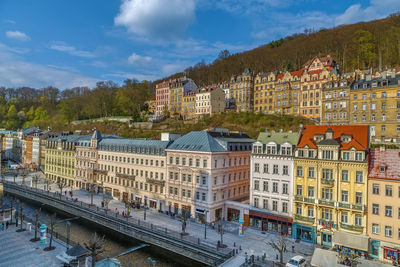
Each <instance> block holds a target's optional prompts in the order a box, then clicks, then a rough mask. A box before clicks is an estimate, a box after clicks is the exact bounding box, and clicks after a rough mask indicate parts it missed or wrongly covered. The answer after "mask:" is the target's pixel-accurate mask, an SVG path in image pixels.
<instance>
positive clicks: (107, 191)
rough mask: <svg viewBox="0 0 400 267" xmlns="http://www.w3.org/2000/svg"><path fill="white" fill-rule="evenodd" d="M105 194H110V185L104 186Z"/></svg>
mask: <svg viewBox="0 0 400 267" xmlns="http://www.w3.org/2000/svg"><path fill="white" fill-rule="evenodd" d="M104 189H105V190H106V194H109V195H110V196H111V195H112V188H111V187H105V188H104Z"/></svg>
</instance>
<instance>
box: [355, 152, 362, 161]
mask: <svg viewBox="0 0 400 267" xmlns="http://www.w3.org/2000/svg"><path fill="white" fill-rule="evenodd" d="M362 160H363V153H362V152H356V161H362Z"/></svg>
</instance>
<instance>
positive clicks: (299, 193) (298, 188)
mask: <svg viewBox="0 0 400 267" xmlns="http://www.w3.org/2000/svg"><path fill="white" fill-rule="evenodd" d="M296 189H297V190H296V194H297V195H298V196H302V195H303V186H302V185H297V187H296Z"/></svg>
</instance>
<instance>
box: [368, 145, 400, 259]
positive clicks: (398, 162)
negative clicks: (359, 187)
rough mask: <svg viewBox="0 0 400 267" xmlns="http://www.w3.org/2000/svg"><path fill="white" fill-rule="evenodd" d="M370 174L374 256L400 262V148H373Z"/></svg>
mask: <svg viewBox="0 0 400 267" xmlns="http://www.w3.org/2000/svg"><path fill="white" fill-rule="evenodd" d="M369 157H370V162H371V164H370V166H369V174H368V235H369V236H370V237H371V256H372V257H375V258H379V259H380V260H383V261H387V262H392V257H394V258H395V259H396V261H397V263H398V264H399V263H400V261H399V256H400V242H399V240H400V220H399V218H400V213H399V212H400V149H387V150H386V149H385V148H384V147H382V148H381V149H371V150H370V154H369Z"/></svg>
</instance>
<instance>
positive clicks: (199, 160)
mask: <svg viewBox="0 0 400 267" xmlns="http://www.w3.org/2000/svg"><path fill="white" fill-rule="evenodd" d="M253 142H254V140H253V139H251V138H249V137H248V136H247V135H246V134H243V133H232V132H229V131H228V130H225V129H212V130H209V131H200V132H190V133H188V134H186V135H183V136H182V137H179V138H178V139H176V140H175V141H174V142H173V143H172V144H171V145H170V146H169V147H168V148H167V149H166V153H167V176H168V177H167V178H166V186H165V188H166V190H167V191H166V195H165V197H166V205H167V209H168V211H169V212H171V213H176V214H182V213H184V214H186V215H188V216H190V217H193V218H195V219H196V220H197V221H201V222H204V221H206V222H214V221H217V220H219V219H221V218H225V219H228V220H231V221H238V220H239V219H240V218H242V219H244V220H248V218H245V217H244V214H240V211H238V210H234V209H225V207H224V203H225V201H227V200H238V201H240V200H244V199H248V197H249V181H250V169H249V166H250V152H251V144H252V143H253Z"/></svg>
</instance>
